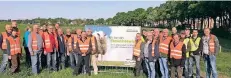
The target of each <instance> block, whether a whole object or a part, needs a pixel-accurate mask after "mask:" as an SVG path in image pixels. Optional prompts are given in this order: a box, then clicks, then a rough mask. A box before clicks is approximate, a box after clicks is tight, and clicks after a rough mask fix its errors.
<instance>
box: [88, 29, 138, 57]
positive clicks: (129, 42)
mask: <svg viewBox="0 0 231 78" xmlns="http://www.w3.org/2000/svg"><path fill="white" fill-rule="evenodd" d="M85 29H86V30H87V29H91V30H92V31H93V35H94V36H95V37H96V39H97V41H98V42H97V43H98V47H99V48H100V46H101V47H102V46H103V47H102V48H100V50H99V51H102V50H103V49H106V51H105V54H104V55H103V58H101V57H99V60H103V61H127V60H132V54H133V47H134V41H135V36H136V34H137V33H140V30H141V27H140V26H93V25H87V26H85ZM104 41H105V42H104ZM104 43H106V45H105V46H104Z"/></svg>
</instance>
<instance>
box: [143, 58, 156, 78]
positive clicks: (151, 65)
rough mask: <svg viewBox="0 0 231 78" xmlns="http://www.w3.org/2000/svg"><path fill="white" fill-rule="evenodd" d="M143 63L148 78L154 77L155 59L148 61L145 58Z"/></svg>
mask: <svg viewBox="0 0 231 78" xmlns="http://www.w3.org/2000/svg"><path fill="white" fill-rule="evenodd" d="M145 65H146V68H147V70H148V78H155V75H156V74H155V73H156V70H155V60H154V61H152V62H149V61H148V59H147V58H145Z"/></svg>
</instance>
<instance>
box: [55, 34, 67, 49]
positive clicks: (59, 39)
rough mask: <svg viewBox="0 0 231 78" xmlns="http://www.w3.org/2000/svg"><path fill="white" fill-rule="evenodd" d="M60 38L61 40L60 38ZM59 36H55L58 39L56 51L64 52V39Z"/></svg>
mask: <svg viewBox="0 0 231 78" xmlns="http://www.w3.org/2000/svg"><path fill="white" fill-rule="evenodd" d="M61 38H62V40H61ZM61 38H60V35H58V36H57V40H58V45H59V49H58V52H60V53H65V51H66V48H65V46H66V45H65V39H64V37H63V36H61Z"/></svg>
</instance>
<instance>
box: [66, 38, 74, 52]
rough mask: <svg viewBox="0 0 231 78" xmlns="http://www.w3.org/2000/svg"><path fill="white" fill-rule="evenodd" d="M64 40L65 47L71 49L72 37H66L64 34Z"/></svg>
mask: <svg viewBox="0 0 231 78" xmlns="http://www.w3.org/2000/svg"><path fill="white" fill-rule="evenodd" d="M65 42H66V44H67V48H68V49H69V50H72V49H73V48H72V37H69V38H68V37H67V36H65Z"/></svg>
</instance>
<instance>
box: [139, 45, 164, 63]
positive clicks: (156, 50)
mask: <svg viewBox="0 0 231 78" xmlns="http://www.w3.org/2000/svg"><path fill="white" fill-rule="evenodd" d="M145 44H146V43H142V45H141V52H142V57H144V48H145ZM154 55H155V56H154V57H153V56H152V43H150V44H149V45H148V60H149V62H153V61H154V60H157V59H158V58H159V57H160V54H159V45H158V43H156V44H155V48H154Z"/></svg>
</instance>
